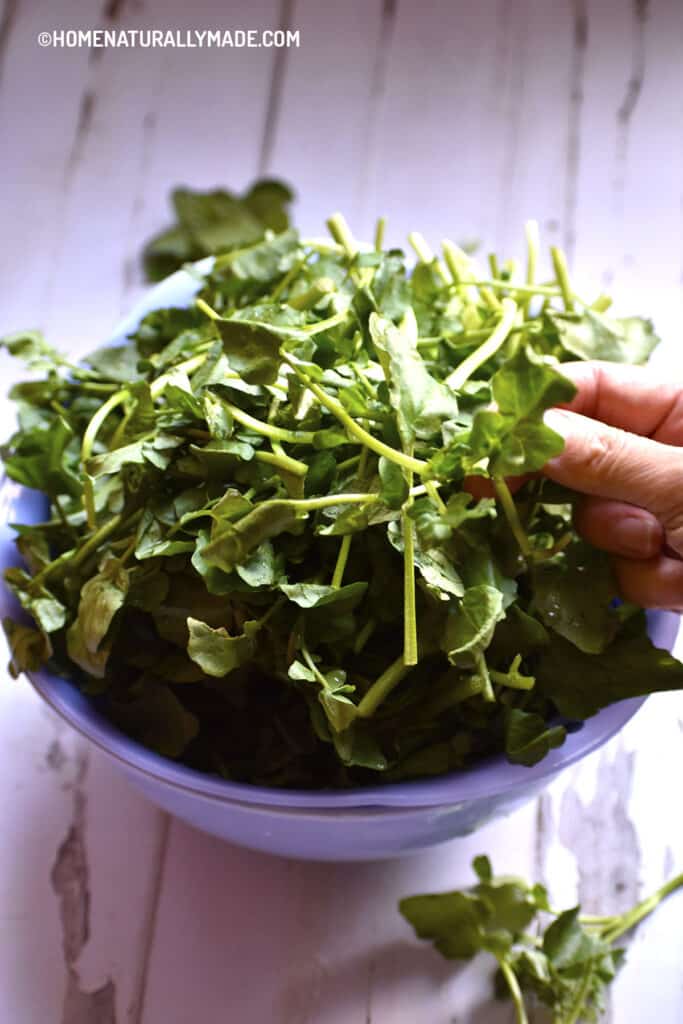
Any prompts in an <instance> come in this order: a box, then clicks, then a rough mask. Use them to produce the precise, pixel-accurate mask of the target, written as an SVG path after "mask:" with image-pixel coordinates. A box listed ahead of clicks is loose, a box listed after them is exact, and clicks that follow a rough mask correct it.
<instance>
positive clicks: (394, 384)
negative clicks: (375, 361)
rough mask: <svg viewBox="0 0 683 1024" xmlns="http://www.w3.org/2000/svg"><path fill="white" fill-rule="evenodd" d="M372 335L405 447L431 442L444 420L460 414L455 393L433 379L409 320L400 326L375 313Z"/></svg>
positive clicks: (415, 328)
mask: <svg viewBox="0 0 683 1024" xmlns="http://www.w3.org/2000/svg"><path fill="white" fill-rule="evenodd" d="M370 334H371V337H372V340H373V343H374V345H375V348H376V349H377V351H378V354H379V355H380V360H381V361H382V363H383V369H384V372H385V375H386V376H387V381H388V384H389V394H390V398H391V404H392V406H393V408H394V410H395V412H396V419H397V423H398V430H399V434H400V435H401V440H402V441H403V444H404V445H406V446H410V445H412V444H413V442H414V441H415V439H416V438H421V439H428V438H431V437H434V435H436V434H438V433H439V431H440V430H441V426H442V424H443V423H444V421H445V420H450V419H455V417H456V416H457V415H458V401H457V398H456V396H455V393H454V392H452V391H451V390H450V389H449V388H448V387H447V386H446V385H445V384H441V383H440V382H439V381H436V380H434V378H433V377H432V376H431V375H430V373H429V371H428V370H427V367H426V366H425V364H424V360H423V359H422V357H421V355H420V353H419V351H418V348H417V325H416V324H415V319H414V317H413V319H412V321H411V319H410V317H409V316H408V317H406V318H405V319H404V321H403V323H402V325H401V327H396V326H395V325H394V324H392V323H391V321H390V320H386V319H384V318H383V317H380V316H378V315H377V314H376V313H373V314H372V315H371V316H370Z"/></svg>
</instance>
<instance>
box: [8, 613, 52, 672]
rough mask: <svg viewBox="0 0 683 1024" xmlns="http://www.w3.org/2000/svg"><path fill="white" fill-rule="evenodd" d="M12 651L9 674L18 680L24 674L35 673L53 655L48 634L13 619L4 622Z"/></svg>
mask: <svg viewBox="0 0 683 1024" xmlns="http://www.w3.org/2000/svg"><path fill="white" fill-rule="evenodd" d="M2 628H3V629H4V631H5V636H6V637H7V644H8V646H9V649H10V663H9V673H10V675H11V676H12V678H13V679H16V678H17V677H18V676H19V675H20V674H21V673H22V672H35V671H36V670H37V669H39V668H40V667H41V666H42V665H44V664H45V662H46V661H47V660H48V658H49V657H50V656H51V654H52V645H51V644H50V640H49V637H48V635H47V633H43V632H42V630H39V629H33V628H32V627H31V626H24V625H22V624H21V623H19V622H15V621H14V620H13V619H9V618H5V619H3V620H2Z"/></svg>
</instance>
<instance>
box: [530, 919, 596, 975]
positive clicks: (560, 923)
mask: <svg viewBox="0 0 683 1024" xmlns="http://www.w3.org/2000/svg"><path fill="white" fill-rule="evenodd" d="M579 910H580V908H579V907H573V908H572V909H571V910H565V911H564V913H562V914H560V915H559V917H558V918H557V919H556V920H555V921H553V923H552V924H551V925H550V926H549V928H548V929H547V930H546V932H545V934H544V936H543V952H544V953H545V955H546V956H547V957H548V959H549V960H550V962H551V964H552V966H553V967H554V968H555V969H556V970H560V971H561V970H566V969H567V968H568V967H571V968H574V967H581V966H583V965H584V964H586V963H589V962H590V961H592V960H594V959H595V958H596V956H600V955H602V954H603V953H604V952H605V947H604V945H603V944H602V943H599V942H596V940H595V939H594V938H593V937H592V936H590V935H588V933H587V932H586V931H585V929H583V928H582V927H581V925H580V924H579Z"/></svg>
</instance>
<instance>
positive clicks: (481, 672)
mask: <svg viewBox="0 0 683 1024" xmlns="http://www.w3.org/2000/svg"><path fill="white" fill-rule="evenodd" d="M473 655H474V664H475V665H476V668H477V675H478V676H479V677H480V678H481V681H482V690H481V696H482V698H483V700H485V701H486V702H487V703H488V704H493V703H494V701H495V699H496V695H495V693H494V692H493V687H492V686H491V677H490V675H489V667H488V665H487V664H486V655H485V654H484V652H483V651H473Z"/></svg>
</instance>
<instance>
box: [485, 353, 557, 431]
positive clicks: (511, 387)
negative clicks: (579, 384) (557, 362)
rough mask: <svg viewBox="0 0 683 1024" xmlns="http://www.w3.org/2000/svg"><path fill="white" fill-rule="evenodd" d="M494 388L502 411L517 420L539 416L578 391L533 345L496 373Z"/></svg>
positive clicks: (492, 381) (494, 393)
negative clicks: (537, 352) (538, 353)
mask: <svg viewBox="0 0 683 1024" xmlns="http://www.w3.org/2000/svg"><path fill="white" fill-rule="evenodd" d="M491 389H492V393H493V399H494V401H495V403H496V405H497V406H498V409H499V410H500V412H501V413H503V415H505V416H510V417H512V419H513V420H514V422H519V421H520V420H525V419H529V418H530V417H538V416H539V415H540V414H541V413H542V412H543V411H544V410H545V409H549V408H550V407H551V406H553V405H559V404H560V403H561V402H568V401H570V399H572V398H573V397H574V395H575V394H576V387H575V385H574V384H573V383H572V382H571V381H570V380H569V379H568V378H567V377H565V376H564V375H563V374H562V373H560V372H559V371H558V370H556V369H555V367H554V366H552V365H550V364H549V363H548V362H546V361H545V359H544V358H543V357H542V356H539V355H537V354H536V353H535V352H534V350H533V349H532V348H530V347H529V346H520V347H519V348H518V349H517V352H516V353H515V355H514V356H512V357H511V358H510V359H508V360H506V362H505V363H503V365H502V366H501V368H500V369H499V370H497V371H496V372H495V373H494V375H493V377H492V379H491Z"/></svg>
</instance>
